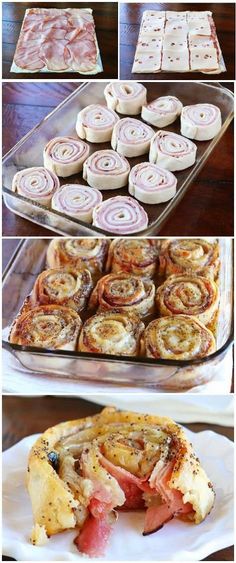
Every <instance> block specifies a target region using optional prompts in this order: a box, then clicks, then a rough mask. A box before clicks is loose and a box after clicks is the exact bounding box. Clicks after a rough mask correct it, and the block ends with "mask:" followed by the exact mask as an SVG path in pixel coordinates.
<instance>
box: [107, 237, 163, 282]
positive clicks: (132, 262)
mask: <svg viewBox="0 0 236 563" xmlns="http://www.w3.org/2000/svg"><path fill="white" fill-rule="evenodd" d="M158 252H159V242H158V241H156V240H155V239H137V240H135V239H114V240H113V241H112V242H111V245H110V248H109V252H108V260H107V266H106V270H107V272H108V271H110V270H111V271H112V272H113V273H120V272H124V273H128V274H134V275H135V276H143V277H153V276H154V275H155V272H156V269H157V261H158Z"/></svg>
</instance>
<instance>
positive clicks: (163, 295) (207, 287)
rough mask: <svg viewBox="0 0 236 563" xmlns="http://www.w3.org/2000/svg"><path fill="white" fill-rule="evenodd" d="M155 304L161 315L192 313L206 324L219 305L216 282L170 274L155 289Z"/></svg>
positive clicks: (197, 277) (190, 314)
mask: <svg viewBox="0 0 236 563" xmlns="http://www.w3.org/2000/svg"><path fill="white" fill-rule="evenodd" d="M156 304H157V308H158V311H159V313H160V315H161V316H163V317H165V316H173V315H189V316H192V315H194V316H195V317H197V318H198V320H199V321H201V322H202V323H203V324H204V325H208V324H209V323H210V322H211V321H212V319H213V317H214V315H215V313H216V312H217V309H218V305H219V290H218V286H217V285H216V283H215V282H214V281H213V280H211V279H209V278H204V277H202V276H196V275H186V274H184V275H179V276H170V277H169V278H168V279H167V280H166V281H165V283H163V285H161V286H160V287H159V288H158V289H157V293H156Z"/></svg>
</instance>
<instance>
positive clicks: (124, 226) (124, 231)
mask: <svg viewBox="0 0 236 563" xmlns="http://www.w3.org/2000/svg"><path fill="white" fill-rule="evenodd" d="M93 225H94V226H95V227H99V229H102V230H103V231H108V232H109V233H116V234H118V235H130V234H132V233H138V232H140V231H142V230H143V229H146V227H147V226H148V216H147V213H146V211H145V210H144V209H143V207H141V205H139V203H138V202H137V201H135V200H134V199H133V198H132V197H127V196H116V197H111V198H110V199H107V200H106V201H103V203H101V205H98V206H97V207H95V209H94V211H93Z"/></svg>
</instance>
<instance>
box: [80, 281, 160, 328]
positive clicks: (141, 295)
mask: <svg viewBox="0 0 236 563" xmlns="http://www.w3.org/2000/svg"><path fill="white" fill-rule="evenodd" d="M154 299H155V285H154V283H153V281H151V280H150V279H142V278H140V277H136V276H132V275H130V274H124V273H121V274H108V275H107V276H104V277H103V278H101V279H100V280H99V281H98V283H97V285H96V287H95V288H94V290H93V292H92V294H91V297H90V301H89V306H90V308H96V307H98V309H99V311H111V310H112V309H115V310H116V311H118V312H119V313H126V311H127V313H135V314H136V315H138V316H139V317H145V316H146V315H148V314H150V313H152V311H153V310H154Z"/></svg>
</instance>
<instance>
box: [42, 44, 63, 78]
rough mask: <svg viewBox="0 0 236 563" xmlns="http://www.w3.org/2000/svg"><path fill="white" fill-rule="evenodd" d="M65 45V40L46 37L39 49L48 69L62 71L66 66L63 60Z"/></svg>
mask: <svg viewBox="0 0 236 563" xmlns="http://www.w3.org/2000/svg"><path fill="white" fill-rule="evenodd" d="M65 45H66V41H57V40H50V39H48V40H47V41H45V42H44V43H43V44H42V46H41V49H40V55H41V56H42V58H43V60H44V61H45V65H46V66H47V69H48V70H51V71H62V70H66V69H67V68H68V65H67V63H66V61H65Z"/></svg>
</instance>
